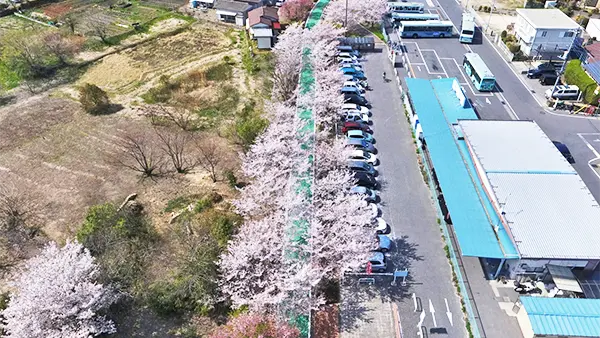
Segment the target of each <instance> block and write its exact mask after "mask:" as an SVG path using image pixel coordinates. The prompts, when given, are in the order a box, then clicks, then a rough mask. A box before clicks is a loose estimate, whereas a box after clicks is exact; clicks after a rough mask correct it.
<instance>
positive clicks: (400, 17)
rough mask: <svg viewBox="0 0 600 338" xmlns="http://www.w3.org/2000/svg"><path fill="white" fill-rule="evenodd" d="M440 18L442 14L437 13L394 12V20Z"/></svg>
mask: <svg viewBox="0 0 600 338" xmlns="http://www.w3.org/2000/svg"><path fill="white" fill-rule="evenodd" d="M439 19H440V16H439V15H437V14H418V13H396V12H394V13H392V20H394V21H427V20H439Z"/></svg>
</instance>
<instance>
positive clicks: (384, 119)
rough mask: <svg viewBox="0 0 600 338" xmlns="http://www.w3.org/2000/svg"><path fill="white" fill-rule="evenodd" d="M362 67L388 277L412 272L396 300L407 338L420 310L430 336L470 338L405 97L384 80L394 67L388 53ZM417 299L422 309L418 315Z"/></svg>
mask: <svg viewBox="0 0 600 338" xmlns="http://www.w3.org/2000/svg"><path fill="white" fill-rule="evenodd" d="M382 46H383V45H381V46H380V47H382ZM363 67H364V69H365V73H366V75H367V77H368V79H369V84H370V86H371V87H372V88H373V90H372V91H370V92H368V93H367V98H368V99H369V101H371V102H372V104H373V108H372V112H373V120H374V124H373V130H374V136H375V139H376V141H377V143H376V144H375V146H376V147H377V149H378V151H379V153H378V156H379V159H380V161H381V164H380V165H379V167H378V170H379V179H380V181H381V182H382V188H381V191H380V196H381V203H380V206H381V209H382V212H383V216H382V217H383V218H384V219H385V220H386V221H387V222H388V223H389V224H390V226H391V228H392V233H391V234H390V236H392V238H393V239H394V243H395V247H394V250H393V252H392V254H391V259H390V260H391V265H392V266H391V267H390V268H389V269H388V271H390V272H391V271H393V269H394V268H398V269H404V268H408V270H409V284H408V285H407V286H406V287H403V288H401V290H402V292H401V294H400V296H398V297H395V298H394V301H396V302H397V304H398V311H399V317H400V319H401V326H402V333H403V337H417V331H418V327H417V324H418V323H419V320H420V318H419V317H420V315H421V312H420V310H421V309H423V310H424V313H425V318H424V320H423V324H422V325H423V326H424V327H425V328H426V331H427V332H429V330H430V329H431V328H434V327H437V328H440V329H441V330H442V332H443V331H446V332H447V334H448V335H447V336H448V337H466V336H467V334H466V330H465V324H464V321H463V320H462V312H461V309H460V302H459V299H458V297H457V295H456V290H455V288H454V286H453V285H452V276H451V272H450V265H449V264H448V260H447V259H446V256H445V252H444V250H443V246H444V243H443V242H442V239H441V233H440V230H439V225H438V224H437V214H436V211H435V207H434V205H433V202H432V198H431V193H430V191H429V188H428V187H427V185H426V184H425V182H424V180H423V176H422V175H421V172H420V169H419V166H418V163H417V154H416V151H415V149H416V148H415V144H414V141H413V139H412V136H411V131H410V127H409V124H408V121H407V120H406V116H405V114H404V111H403V108H402V101H401V98H400V91H399V89H398V86H397V84H396V82H395V80H388V81H387V82H384V81H383V78H382V72H383V71H385V72H386V73H387V74H388V78H389V79H391V78H392V76H390V74H393V69H392V66H391V64H390V62H389V60H387V56H386V54H385V52H378V53H371V54H367V55H366V60H364V61H363ZM413 293H414V295H415V297H416V301H417V302H418V306H419V311H416V312H415V305H414V304H415V303H414V299H413ZM432 311H433V313H432ZM447 312H449V313H447ZM449 318H451V319H449ZM450 321H452V322H450Z"/></svg>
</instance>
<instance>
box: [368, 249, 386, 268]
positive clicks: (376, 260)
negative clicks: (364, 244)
mask: <svg viewBox="0 0 600 338" xmlns="http://www.w3.org/2000/svg"><path fill="white" fill-rule="evenodd" d="M369 263H371V270H372V271H373V272H385V270H387V262H386V260H385V256H384V254H383V253H381V252H373V255H372V256H371V258H369Z"/></svg>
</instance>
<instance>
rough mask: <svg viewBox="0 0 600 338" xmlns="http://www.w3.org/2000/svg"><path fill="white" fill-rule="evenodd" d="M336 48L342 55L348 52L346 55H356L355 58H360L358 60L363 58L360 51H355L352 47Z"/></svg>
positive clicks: (340, 46) (339, 46)
mask: <svg viewBox="0 0 600 338" xmlns="http://www.w3.org/2000/svg"><path fill="white" fill-rule="evenodd" d="M336 48H337V50H338V51H339V52H340V53H344V52H346V53H350V54H352V55H354V56H356V57H358V58H360V57H361V55H360V52H359V51H357V50H355V49H354V48H352V47H351V46H342V45H338V46H336Z"/></svg>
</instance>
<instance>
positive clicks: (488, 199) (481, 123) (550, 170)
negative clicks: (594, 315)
mask: <svg viewBox="0 0 600 338" xmlns="http://www.w3.org/2000/svg"><path fill="white" fill-rule="evenodd" d="M405 81H406V85H407V87H408V95H407V98H406V99H407V101H408V105H409V106H410V107H409V109H408V110H409V115H412V116H411V121H412V122H413V123H412V125H413V129H414V130H415V133H416V134H417V135H418V139H419V141H420V143H419V146H420V147H421V148H422V150H423V154H424V158H425V161H426V162H427V164H428V167H429V168H431V171H432V176H433V181H434V183H435V185H436V187H435V188H436V192H437V198H438V201H439V203H440V206H441V209H442V212H443V213H444V217H445V220H446V222H447V223H448V224H449V225H451V227H450V228H451V230H452V231H453V232H454V235H455V237H456V240H457V242H458V244H459V251H460V253H461V254H462V255H463V256H472V257H479V258H481V259H483V260H484V263H486V264H485V265H484V266H486V268H487V269H488V271H487V273H488V276H489V277H494V278H495V277H497V276H498V275H499V274H502V275H503V276H505V277H508V278H509V279H519V280H522V279H545V278H548V276H551V275H552V273H551V271H550V270H549V269H548V266H549V265H552V266H559V267H560V266H562V267H566V268H568V269H579V270H582V271H583V272H591V271H594V270H595V269H596V268H597V267H598V262H599V260H600V245H598V244H597V243H600V231H598V228H597V221H598V219H600V205H598V203H597V202H596V201H595V199H594V198H593V196H592V195H591V193H590V191H589V189H587V187H586V186H585V184H584V183H583V181H582V180H581V178H580V177H579V175H578V174H577V172H576V171H575V170H574V169H573V167H572V166H571V165H570V164H569V163H568V162H567V160H566V159H565V158H564V157H563V156H562V155H561V153H560V152H559V151H558V150H557V148H556V147H555V145H554V144H553V143H552V141H550V139H548V137H547V136H546V135H545V134H544V132H543V131H542V130H541V129H540V128H539V126H538V125H537V124H536V123H535V122H534V121H498V120H479V119H478V117H477V114H476V112H475V110H474V109H473V107H472V106H471V104H470V102H469V100H468V99H467V97H466V95H465V93H464V91H463V89H462V87H461V86H460V84H459V82H458V80H456V79H453V78H446V79H436V80H428V79H413V78H406V79H405ZM556 284H558V283H556ZM565 285H566V284H565ZM559 289H560V287H559ZM570 291H573V290H570Z"/></svg>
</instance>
